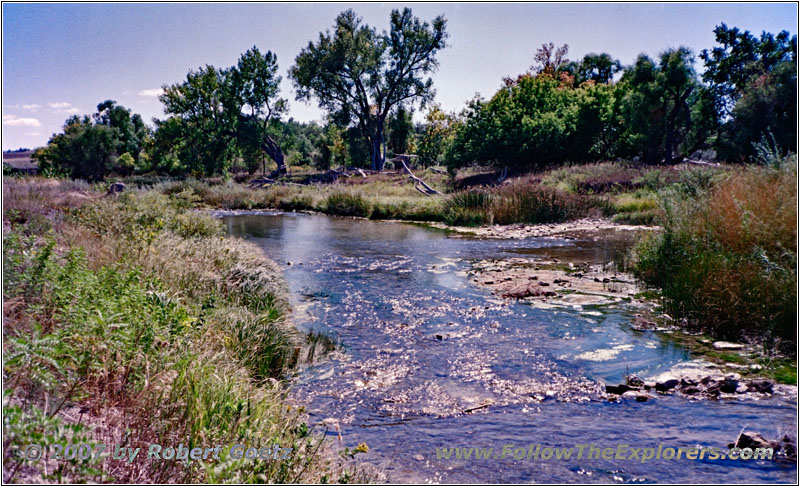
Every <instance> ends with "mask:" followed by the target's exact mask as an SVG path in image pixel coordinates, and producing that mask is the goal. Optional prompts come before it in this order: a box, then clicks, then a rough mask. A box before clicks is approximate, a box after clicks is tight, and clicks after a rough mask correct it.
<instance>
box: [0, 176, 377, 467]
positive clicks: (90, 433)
mask: <svg viewBox="0 0 800 487" xmlns="http://www.w3.org/2000/svg"><path fill="white" fill-rule="evenodd" d="M12 184H22V185H26V184H27V185H30V187H29V188H28V189H27V190H25V191H20V192H17V193H14V194H15V195H19V194H22V195H28V197H30V195H35V194H37V193H41V192H42V189H41V188H42V187H52V185H50V186H47V185H46V184H43V185H42V186H41V187H39V186H37V185H38V184H39V182H37V181H33V182H31V181H25V180H22V181H19V182H14V183H12ZM4 196H5V194H4ZM4 199H6V198H4ZM195 203H196V201H195V199H194V198H193V197H191V195H189V194H188V193H187V192H183V193H178V194H176V195H173V196H165V195H161V194H157V193H147V194H142V195H140V194H135V193H131V194H126V195H123V196H121V197H118V198H103V199H100V200H98V201H96V202H92V203H90V204H88V205H85V206H82V207H79V208H74V209H72V210H70V212H69V213H70V214H69V215H66V216H65V220H63V221H60V222H56V223H55V224H54V225H52V226H50V227H49V230H47V231H48V232H49V235H46V234H42V233H39V234H31V232H30V231H29V229H28V228H27V225H28V223H29V222H31V221H35V220H36V219H33V218H27V219H26V220H25V221H20V222H19V223H11V231H9V232H4V237H3V264H4V275H3V278H4V279H3V289H4V295H5V296H4V298H5V300H6V302H7V303H15V304H13V306H14V309H15V311H14V313H13V315H10V317H9V319H7V320H6V323H5V327H4V332H5V333H6V339H5V346H6V349H5V351H4V357H3V358H4V362H3V375H4V380H5V384H6V387H7V388H8V390H7V392H6V395H5V397H4V407H3V419H4V426H3V429H4V441H5V443H4V457H5V460H6V462H7V463H8V464H9V465H15V467H13V468H14V469H15V474H12V476H13V475H17V474H21V473H22V472H25V471H26V469H27V471H28V472H30V470H29V469H30V467H31V466H34V465H33V464H28V465H27V466H26V465H25V464H26V462H25V460H24V459H23V458H22V457H21V456H20V452H19V451H18V449H14V448H11V447H10V446H11V445H12V444H18V443H20V442H37V443H42V444H44V443H46V442H48V441H49V442H50V443H53V442H56V441H65V439H72V441H77V440H78V439H80V438H84V437H86V438H89V439H92V440H94V441H97V442H98V443H112V442H114V441H117V442H118V441H119V438H118V437H117V436H115V435H117V434H123V435H124V436H123V438H124V441H125V442H126V444H127V445H128V446H132V447H142V446H146V444H148V443H153V442H157V443H168V444H176V445H177V444H178V443H183V444H184V445H185V446H187V447H188V448H193V447H207V446H214V445H217V444H220V445H225V444H233V443H237V442H238V443H243V444H248V445H253V446H257V447H266V446H271V445H276V444H277V445H280V446H282V447H292V448H293V449H294V450H293V454H292V455H291V458H289V459H287V460H276V461H269V462H252V461H238V460H233V459H230V458H223V459H222V461H219V462H217V463H214V464H205V463H203V462H192V463H189V464H183V463H180V462H174V463H172V462H171V463H168V464H167V463H165V464H159V463H158V462H154V463H151V464H148V465H147V466H146V467H145V468H143V469H140V468H139V466H138V465H137V468H126V464H125V463H123V462H119V463H114V464H105V465H103V466H101V465H97V464H93V463H91V462H89V461H74V462H67V464H65V465H63V466H60V467H59V469H58V470H57V471H55V472H53V471H51V472H50V474H49V476H48V477H47V479H49V480H64V481H68V482H79V481H94V482H97V481H109V480H114V481H118V482H120V481H121V482H126V481H127V482H192V483H194V482H203V481H206V482H238V483H246V482H259V483H264V482H276V483H296V482H299V481H303V480H305V481H316V480H319V479H320V478H321V476H326V478H330V477H331V476H333V478H338V477H342V476H344V477H347V476H350V477H353V478H355V479H356V480H358V479H362V478H363V475H361V474H358V475H356V474H355V473H354V471H352V470H344V471H341V470H336V469H330V468H327V467H326V466H325V461H323V460H321V459H320V458H319V457H318V454H317V451H318V450H319V448H320V445H321V443H320V441H321V440H320V439H319V438H316V437H314V436H312V435H311V434H310V430H309V428H308V427H306V426H305V425H304V424H302V423H301V422H300V420H299V414H300V412H301V410H294V411H293V410H292V408H291V407H287V406H286V405H285V404H284V399H285V389H284V388H283V386H282V385H281V382H282V381H284V380H286V379H287V378H288V377H289V374H290V373H291V371H292V369H293V367H294V364H295V363H296V362H297V360H298V355H299V351H300V348H301V347H302V346H303V341H302V337H301V336H300V335H299V334H298V333H297V332H296V330H295V329H294V328H293V327H292V326H291V324H290V323H288V322H286V320H285V318H284V317H285V314H286V309H287V308H286V306H287V304H286V298H285V290H284V284H283V282H282V278H281V276H280V273H279V272H280V271H279V270H278V269H277V267H276V266H275V265H274V264H273V263H271V262H270V261H268V260H266V259H264V258H262V257H260V254H259V251H258V250H257V249H254V248H250V247H249V246H247V245H245V244H244V243H241V242H238V241H236V240H231V239H227V238H223V237H221V232H220V225H219V223H218V222H217V221H215V220H213V219H212V218H210V217H208V216H205V215H199V214H193V213H190V212H189V208H190V207H191V206H192V205H193V204H195ZM26 204H27V202H25V201H21V200H17V199H15V198H8V200H7V201H6V209H5V210H6V214H5V215H4V217H5V218H4V219H5V220H6V222H9V223H10V220H9V219H8V217H9V214H10V213H13V212H14V211H15V208H14V207H15V206H16V207H20V208H21V207H25V206H26ZM16 211H17V212H19V211H18V210H16ZM41 211H43V212H44V211H47V210H46V208H44V207H43V206H42V207H41ZM29 235H30V236H29ZM66 244H68V245H66ZM79 409H80V410H81V411H83V412H86V414H85V415H84V414H83V413H81V415H80V417H81V418H82V422H80V423H74V422H72V421H74V419H73V420H71V421H66V420H65V417H64V416H62V413H64V412H65V411H66V410H71V411H78V410H79ZM108 415H112V416H108ZM70 417H72V418H74V417H77V415H76V416H72V415H70ZM37 418H38V419H37ZM112 418H113V421H111V422H108V421H109V420H111V419H112ZM114 424H120V425H122V427H123V428H124V431H123V432H119V431H115V430H114V429H113V428H114V426H113V425H114ZM106 425H107V426H106ZM107 428H111V429H107ZM81 435H82V436H81ZM115 438H116V439H115ZM40 465H41V464H37V466H40ZM20 467H25V468H20ZM5 480H7V481H10V480H12V479H11V478H6V479H5Z"/></svg>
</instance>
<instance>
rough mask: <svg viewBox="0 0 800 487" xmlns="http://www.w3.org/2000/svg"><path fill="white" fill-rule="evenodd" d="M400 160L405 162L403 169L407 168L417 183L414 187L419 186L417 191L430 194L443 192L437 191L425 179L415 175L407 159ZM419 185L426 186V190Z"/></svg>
mask: <svg viewBox="0 0 800 487" xmlns="http://www.w3.org/2000/svg"><path fill="white" fill-rule="evenodd" d="M400 162H401V163H402V164H403V169H405V171H406V172H407V173H408V175H409V177H410V178H411V179H413V180H414V183H415V184H414V187H415V188H417V191H419V192H420V193H422V194H426V195H429V196H430V195H432V194H442V193H440V192H438V191H436V190H435V189H433V188H431V187H430V186H428V185H427V184H425V181H423V180H421V179H420V178H418V177H416V176H414V173H413V172H411V169H409V168H408V166H407V165H406V161H404V160H402V159H401V160H400ZM417 185H419V186H422V187H423V188H425V190H424V191H423V190H421V189H420V188H419V187H418V186H417Z"/></svg>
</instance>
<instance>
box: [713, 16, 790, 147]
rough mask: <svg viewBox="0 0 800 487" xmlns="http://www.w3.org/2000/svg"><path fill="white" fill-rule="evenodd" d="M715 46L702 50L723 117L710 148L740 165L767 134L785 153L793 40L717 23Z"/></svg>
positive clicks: (783, 32)
mask: <svg viewBox="0 0 800 487" xmlns="http://www.w3.org/2000/svg"><path fill="white" fill-rule="evenodd" d="M714 34H715V36H716V41H717V43H718V44H719V45H718V46H717V47H714V48H713V49H712V50H711V51H708V50H703V51H702V53H701V54H700V57H701V58H702V59H703V61H704V63H705V66H706V72H705V73H704V75H703V78H704V79H705V80H706V81H707V82H709V83H710V84H711V86H712V87H713V89H714V93H715V95H716V96H717V97H718V103H719V106H720V108H721V111H722V113H723V115H724V117H725V119H724V123H723V125H722V127H721V129H720V133H719V137H718V138H717V143H716V149H717V152H718V155H719V157H720V158H722V159H726V160H728V161H732V162H733V161H739V162H745V161H749V160H753V158H754V157H755V156H756V149H755V146H756V145H757V144H758V143H759V141H760V140H761V139H762V138H764V137H765V136H767V135H768V134H769V137H774V140H775V143H776V145H777V147H778V148H779V149H780V150H781V151H783V152H785V151H789V150H794V149H795V147H796V145H797V36H796V35H795V36H791V37H790V36H789V33H788V32H786V31H782V32H780V33H779V34H778V35H777V36H776V35H773V34H770V33H767V32H764V33H762V34H761V37H760V38H756V37H755V36H754V35H752V34H751V33H750V32H749V31H740V30H739V29H737V28H736V27H733V28H728V26H727V25H725V24H721V25H719V26H717V28H716V29H715V30H714Z"/></svg>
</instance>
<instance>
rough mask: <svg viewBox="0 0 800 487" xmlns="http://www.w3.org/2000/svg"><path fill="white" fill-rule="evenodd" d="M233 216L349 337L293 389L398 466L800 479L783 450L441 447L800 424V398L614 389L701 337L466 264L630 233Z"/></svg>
mask: <svg viewBox="0 0 800 487" xmlns="http://www.w3.org/2000/svg"><path fill="white" fill-rule="evenodd" d="M223 221H224V223H225V224H226V225H227V229H228V231H229V233H231V234H233V235H238V236H242V237H244V238H247V239H249V240H251V241H253V242H255V243H257V244H258V245H260V246H261V247H262V248H263V249H264V250H265V252H266V253H267V255H269V256H270V257H272V258H273V259H275V260H276V261H277V262H279V263H281V264H282V266H283V267H284V269H285V272H286V277H287V279H288V281H289V286H290V289H291V292H292V300H293V306H294V309H295V321H296V322H297V324H298V326H300V327H301V328H303V329H305V330H307V331H309V330H313V331H315V332H320V331H321V332H324V333H326V334H329V335H331V336H332V337H333V338H334V340H335V342H336V343H338V344H340V347H339V350H338V351H337V352H334V353H333V354H332V355H330V356H329V357H328V359H326V360H324V361H321V362H319V363H317V364H315V365H313V366H310V367H308V368H307V369H305V370H304V371H303V372H302V373H301V375H300V378H299V381H298V383H297V385H296V386H295V387H294V390H293V396H294V397H295V398H296V399H297V400H299V401H302V402H304V403H305V404H307V405H308V409H309V413H310V421H311V422H313V423H322V422H324V423H325V424H333V423H336V424H338V426H339V430H340V431H341V434H342V438H343V444H342V445H341V446H342V447H344V446H350V447H353V446H355V445H356V444H357V443H360V442H366V443H367V444H368V445H369V447H370V451H369V453H368V454H366V455H365V457H364V458H365V459H366V460H367V461H369V462H372V463H374V464H376V465H378V466H380V467H382V468H384V469H385V470H386V472H387V474H388V475H389V479H390V480H392V481H395V482H427V481H436V482H447V483H457V482H642V481H645V482H647V481H657V482H693V483H696V482H790V481H791V482H793V481H794V478H795V475H796V467H795V466H794V465H783V464H779V463H776V462H772V461H749V462H747V461H730V460H728V461H719V460H716V461H710V460H702V461H700V460H685V459H682V460H651V461H648V462H646V463H639V462H636V461H629V460H602V459H601V460H587V459H585V457H584V458H583V459H577V458H575V457H573V458H571V459H561V460H555V459H551V460H541V459H523V460H515V459H514V458H513V457H512V456H510V455H508V456H507V458H497V459H494V458H492V459H489V460H474V459H473V460H453V459H450V460H445V459H437V456H436V451H437V450H436V449H437V447H438V448H442V447H456V446H458V447H462V446H463V447H483V448H489V447H491V448H494V452H495V453H498V452H500V451H501V450H502V449H503V445H506V444H509V445H514V447H525V448H527V447H528V446H529V445H530V444H536V443H540V444H541V445H542V446H553V447H569V446H575V445H578V444H590V443H593V444H594V445H595V446H598V447H602V448H607V447H611V448H616V447H617V445H618V444H627V445H630V446H632V447H634V448H638V447H656V448H657V447H658V444H659V443H661V444H663V445H664V446H665V447H675V448H678V447H692V446H697V445H703V446H712V447H717V448H724V447H725V446H726V445H727V443H728V442H730V441H732V440H733V439H734V438H735V437H736V435H737V434H738V433H739V431H740V430H741V429H742V427H744V426H745V425H749V429H753V430H756V431H760V432H762V433H763V434H765V435H767V436H777V435H778V433H783V432H786V431H794V430H795V428H796V421H795V417H796V398H786V397H772V398H769V399H764V400H730V401H718V402H715V401H688V400H686V399H683V398H680V397H669V396H662V397H658V398H656V399H655V400H651V401H648V402H645V403H635V402H634V403H629V402H621V403H609V402H607V401H604V400H602V399H601V398H600V397H599V391H600V386H599V384H598V381H609V382H612V381H619V380H621V379H622V377H623V376H624V375H625V373H626V370H627V371H629V372H630V373H635V374H637V375H639V376H643V377H647V376H653V375H656V374H658V373H660V372H663V371H664V370H666V369H668V368H669V367H670V366H672V365H674V364H676V363H679V362H682V361H686V360H688V359H690V358H691V357H690V354H689V352H688V351H687V350H685V349H684V348H682V347H681V346H679V345H676V344H674V343H673V342H671V341H669V340H664V339H662V337H661V336H660V335H659V334H657V333H655V332H642V331H636V330H634V329H633V328H632V327H631V320H632V316H631V313H632V312H631V311H630V310H627V309H625V308H619V307H571V308H569V307H568V308H557V309H538V308H534V307H531V306H529V305H525V304H521V303H515V302H510V301H503V300H500V299H498V298H496V297H495V296H493V295H491V293H489V292H488V291H486V290H484V289H479V288H476V287H474V286H473V285H472V284H471V283H470V281H469V278H468V276H467V275H466V271H467V270H469V268H470V262H471V261H474V260H478V259H490V258H498V259H502V258H509V257H514V256H517V257H519V256H520V255H521V254H529V255H541V256H546V257H548V258H551V257H557V258H558V259H561V260H562V261H564V262H586V261H588V262H591V263H605V261H607V260H608V258H609V256H610V255H615V254H618V253H619V252H620V251H621V250H624V249H625V248H626V246H627V245H630V241H631V238H630V236H626V235H622V234H614V235H605V236H604V238H598V239H595V237H597V236H596V235H594V236H592V235H583V236H582V235H578V236H577V238H575V239H570V240H564V239H557V238H540V239H520V240H480V239H471V238H463V237H458V238H454V237H451V236H448V234H446V233H442V232H435V231H430V230H428V229H426V228H424V227H420V226H416V225H407V224H402V223H391V222H374V221H367V220H358V219H348V218H336V217H327V216H322V215H304V214H285V215H247V214H244V215H236V216H228V217H225V218H224V219H223ZM289 263H291V265H289ZM335 437H336V436H335V434H334V438H335ZM335 441H338V440H335Z"/></svg>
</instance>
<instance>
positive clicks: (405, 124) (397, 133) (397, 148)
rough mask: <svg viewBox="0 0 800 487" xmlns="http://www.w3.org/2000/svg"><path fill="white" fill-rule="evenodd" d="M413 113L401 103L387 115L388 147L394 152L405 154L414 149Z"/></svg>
mask: <svg viewBox="0 0 800 487" xmlns="http://www.w3.org/2000/svg"><path fill="white" fill-rule="evenodd" d="M413 113H414V112H413V111H409V110H406V108H405V107H404V106H403V105H398V107H397V109H395V110H394V111H393V112H392V113H391V114H390V115H389V120H388V123H387V125H388V130H387V132H388V139H389V149H390V150H391V151H392V152H394V153H395V154H407V153H409V152H412V151H413V150H414V149H413V148H414V123H413V121H412V120H411V117H412V115H413Z"/></svg>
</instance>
